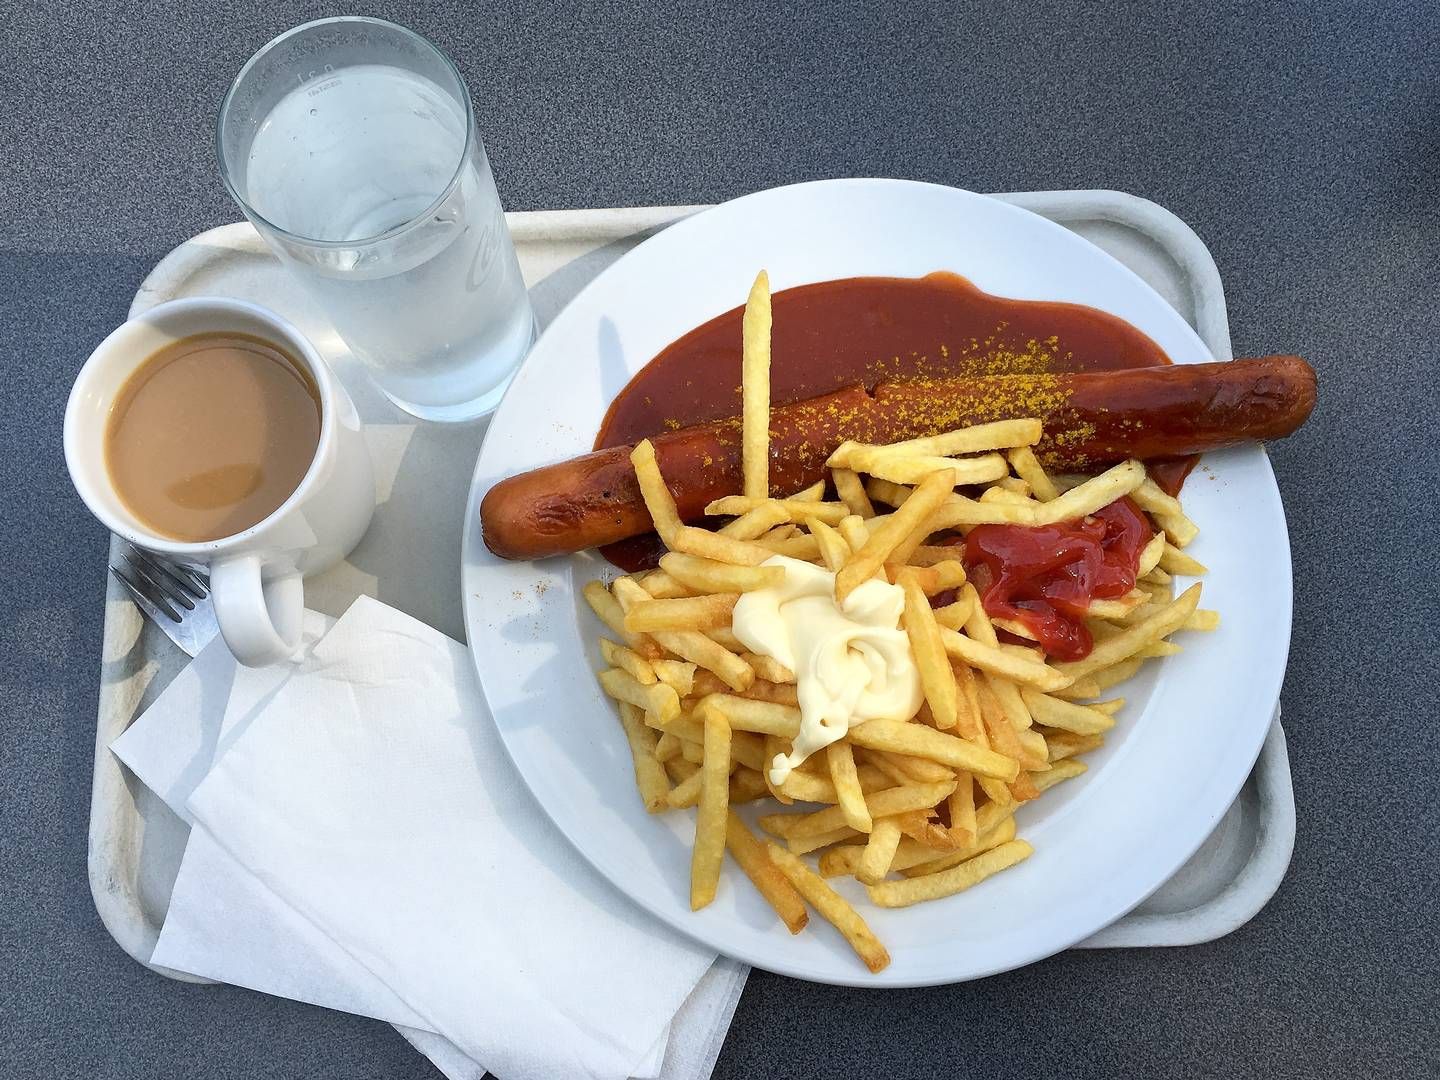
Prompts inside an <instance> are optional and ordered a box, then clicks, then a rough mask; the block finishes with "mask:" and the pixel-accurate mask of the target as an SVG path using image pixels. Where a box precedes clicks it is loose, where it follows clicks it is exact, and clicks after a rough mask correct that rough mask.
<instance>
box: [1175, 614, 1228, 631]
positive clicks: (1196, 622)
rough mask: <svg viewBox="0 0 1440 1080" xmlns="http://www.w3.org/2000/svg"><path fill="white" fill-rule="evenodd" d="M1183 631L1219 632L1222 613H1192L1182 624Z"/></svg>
mask: <svg viewBox="0 0 1440 1080" xmlns="http://www.w3.org/2000/svg"><path fill="white" fill-rule="evenodd" d="M1180 629H1181V630H1218V629H1220V613H1219V612H1218V611H1204V610H1201V611H1192V612H1191V613H1190V617H1189V618H1187V619H1186V620H1185V621H1184V622H1183V623H1181V624H1180Z"/></svg>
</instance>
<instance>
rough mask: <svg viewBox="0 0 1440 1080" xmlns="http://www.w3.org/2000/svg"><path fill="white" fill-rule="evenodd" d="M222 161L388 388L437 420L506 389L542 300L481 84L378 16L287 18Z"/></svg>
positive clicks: (251, 212)
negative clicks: (530, 280)
mask: <svg viewBox="0 0 1440 1080" xmlns="http://www.w3.org/2000/svg"><path fill="white" fill-rule="evenodd" d="M216 141H217V151H218V155H219V158H220V173H221V176H222V177H223V178H224V180H225V186H226V187H227V188H228V189H229V191H230V194H231V195H233V196H234V197H235V201H236V202H237V203H239V204H240V208H241V210H243V211H244V212H245V216H246V217H247V218H249V219H250V221H251V222H252V223H253V224H254V225H255V228H256V229H257V230H259V232H260V235H261V236H263V237H264V238H265V241H266V243H267V244H268V245H269V247H270V249H271V250H272V251H273V252H274V253H275V254H276V255H277V256H278V257H279V259H280V260H281V262H282V263H284V264H285V266H286V267H287V268H288V269H289V271H290V272H291V274H292V275H293V276H294V278H295V280H296V281H297V282H298V283H299V284H300V285H301V286H303V287H304V289H305V290H306V291H307V292H309V293H310V294H311V295H312V296H313V297H314V299H315V300H316V302H317V303H318V304H319V305H320V307H321V309H322V310H323V311H324V312H325V314H326V315H327V316H328V317H329V318H330V320H331V322H332V323H333V324H334V326H335V329H336V330H337V331H338V332H339V334H340V336H341V337H342V338H343V339H344V340H345V343H346V345H348V346H349V347H350V350H351V351H352V352H353V353H354V354H355V355H356V357H358V358H359V359H360V361H361V362H362V363H363V364H364V365H365V367H366V369H367V370H368V372H369V373H370V375H371V377H372V378H373V379H374V380H375V382H376V384H377V385H378V386H379V387H380V389H381V390H382V391H383V392H384V393H385V395H386V396H387V397H388V398H389V399H390V400H391V401H393V402H394V403H395V404H396V405H398V406H399V407H400V408H402V409H404V410H405V411H406V412H409V413H411V414H413V415H415V416H418V417H421V418H423V419H426V420H468V419H472V418H474V417H477V416H482V415H484V414H485V413H488V412H490V411H491V410H492V409H494V408H495V406H496V405H497V404H498V403H499V400H500V397H501V395H502V394H503V393H504V391H505V387H506V386H507V385H508V383H509V381H510V378H511V376H513V375H514V373H515V368H516V367H517V365H518V364H519V363H520V360H521V358H522V357H523V356H524V355H525V352H526V351H527V350H528V349H529V347H530V344H531V342H532V341H533V340H534V337H535V316H534V313H533V312H532V310H531V307H530V298H529V295H528V294H527V293H526V291H525V284H524V282H523V281H522V280H521V277H520V266H519V264H518V262H517V261H516V259H515V248H514V246H513V244H512V243H511V241H510V231H509V229H508V227H507V226H506V224H505V216H504V212H503V211H502V209H501V206H500V197H499V195H498V194H497V193H496V191H495V181H494V178H493V177H492V176H491V174H490V162H489V159H488V158H487V156H486V154H485V147H484V145H483V144H482V143H481V141H480V137H479V135H478V134H477V133H476V131H475V116H474V111H473V109H472V108H471V103H470V93H469V91H468V90H467V89H466V87H465V82H464V80H463V79H462V78H461V76H460V72H459V71H457V70H456V69H455V65H454V64H452V63H451V62H450V60H449V59H448V58H447V57H446V56H445V55H444V54H443V53H442V52H440V50H439V49H437V48H435V46H433V45H431V44H430V43H429V42H428V41H426V40H425V39H424V38H422V37H421V36H420V35H419V34H416V33H413V32H412V31H410V30H406V29H405V28H404V27H401V26H396V25H395V24H394V23H389V22H385V21H383V20H380V19H368V18H335V19H321V20H318V21H316V22H311V23H306V24H305V25H303V26H297V27H296V28H295V29H293V30H289V31H287V32H285V33H283V34H281V35H280V36H279V37H277V38H275V40H273V41H271V42H270V43H269V44H268V45H266V46H265V47H264V48H262V49H261V50H260V51H259V52H257V53H256V54H255V55H254V56H252V57H251V58H250V60H249V61H248V62H247V63H246V64H245V66H244V67H243V68H241V70H240V74H239V75H237V76H236V77H235V82H234V84H233V85H232V86H231V87H230V92H229V93H228V94H226V95H225V101H224V103H223V104H222V105H221V107H220V119H219V125H218V130H217V133H216Z"/></svg>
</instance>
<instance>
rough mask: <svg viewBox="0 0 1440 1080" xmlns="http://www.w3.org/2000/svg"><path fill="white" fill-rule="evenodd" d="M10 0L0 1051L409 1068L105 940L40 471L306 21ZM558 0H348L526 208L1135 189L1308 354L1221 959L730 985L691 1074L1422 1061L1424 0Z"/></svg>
mask: <svg viewBox="0 0 1440 1080" xmlns="http://www.w3.org/2000/svg"><path fill="white" fill-rule="evenodd" d="M42 6H43V7H49V5H42ZM5 7H6V12H5V16H4V19H3V22H4V24H5V26H6V29H5V32H4V34H3V35H0V106H3V107H0V147H3V148H4V150H3V152H0V211H3V221H4V235H3V240H0V310H3V314H4V323H3V326H4V333H3V335H0V351H3V360H4V375H5V386H4V390H3V392H0V439H3V447H0V492H3V497H4V511H3V513H4V517H3V520H4V544H3V548H0V778H3V779H0V910H3V924H4V932H3V933H0V1017H3V1022H0V1063H3V1066H0V1072H3V1073H4V1074H5V1075H7V1076H17V1077H31V1076H42V1075H43V1076H47V1077H55V1078H62V1077H86V1078H95V1077H101V1078H105V1077H187V1078H193V1080H210V1078H221V1077H270V1076H276V1077H306V1078H312V1080H319V1078H324V1077H347V1078H350V1077H422V1076H434V1075H436V1074H435V1073H434V1072H433V1071H432V1070H431V1069H430V1068H429V1066H428V1065H427V1064H426V1063H425V1062H424V1061H423V1059H421V1058H419V1057H418V1056H416V1055H415V1054H414V1052H413V1051H411V1050H410V1048H409V1047H408V1046H406V1045H405V1044H404V1043H403V1042H402V1041H401V1039H400V1038H399V1036H397V1035H396V1034H395V1033H394V1032H393V1031H392V1030H391V1029H390V1028H388V1027H386V1026H384V1025H382V1024H378V1023H373V1022H370V1021H367V1020H361V1019H358V1018H355V1017H351V1016H344V1015H339V1014H336V1013H331V1012H326V1011H323V1010H320V1009H315V1008H310V1007H307V1006H304V1005H298V1004H295V1003H293V1002H288V1001H280V1000H275V999H272V998H268V997H263V996H260V995H258V994H253V993H249V992H247V991H243V990H237V989H233V988H229V987H211V988H199V987H194V986H186V985H181V984H177V983H172V982H170V981H168V980H165V979H162V978H160V977H158V976H155V975H151V974H150V973H148V972H147V971H145V970H144V969H143V968H141V967H139V966H138V965H136V964H135V963H133V962H132V961H131V960H130V959H129V958H127V957H126V956H125V955H124V954H122V953H121V952H120V950H119V949H118V948H117V947H116V946H115V945H114V944H113V942H111V940H110V939H109V937H108V936H107V935H106V933H105V931H104V929H103V928H102V927H101V925H100V922H99V920H98V918H97V917H96V915H95V912H94V909H93V907H92V906H91V902H90V896H89V892H88V889H87V886H86V879H85V825H86V818H87V813H88V797H89V789H90V756H91V745H92V740H93V737H94V725H95V706H96V692H97V688H96V678H97V672H98V670H99V665H100V656H99V648H100V619H101V597H102V593H103V588H104V584H103V576H102V575H103V573H104V562H103V560H104V555H105V536H104V534H103V531H102V530H101V528H100V527H99V526H98V525H96V524H95V523H94V522H93V521H91V520H90V519H89V518H88V517H87V515H86V514H85V512H84V510H83V508H82V507H81V506H80V504H79V502H78V500H77V499H76V498H75V497H74V496H73V494H72V493H71V491H70V488H69V485H68V482H67V480H66V477H65V471H64V466H63V463H62V461H61V456H60V444H59V430H60V418H61V412H62V408H63V405H64V400H65V395H66V392H67V390H68V388H69V385H70V381H71V379H72V378H73V375H74V373H75V371H76V369H77V368H78V366H79V365H80V363H81V361H82V360H83V359H84V357H85V355H86V354H87V353H88V351H89V349H90V348H91V347H92V346H93V344H94V343H95V342H97V341H98V340H99V339H100V338H101V337H102V336H103V335H104V334H105V333H106V332H107V331H108V330H109V329H110V328H111V327H112V326H113V325H114V324H115V323H117V322H119V321H120V320H121V319H122V318H123V317H124V314H125V311H126V307H127V305H128V303H129V300H130V296H131V294H132V293H133V292H134V290H135V287H136V286H137V285H138V283H139V282H140V279H141V278H142V276H143V275H144V274H145V272H146V271H147V270H148V269H149V267H150V266H151V265H152V264H153V263H154V262H155V261H156V259H158V258H159V256H161V255H162V254H164V253H165V252H166V251H168V250H169V249H170V248H171V247H172V246H174V245H175V244H176V243H178V242H179V241H181V240H183V239H185V238H186V237H188V236H190V235H192V234H194V233H196V232H198V231H200V230H201V229H205V228H208V227H210V226H212V225H215V224H218V223H220V222H223V221H229V220H232V219H234V218H235V217H236V216H237V214H236V212H235V210H234V208H233V207H232V206H231V205H230V204H229V203H228V201H227V200H226V197H225V194H224V192H223V190H222V189H221V186H220V183H219V181H218V179H217V178H216V175H215V168H214V163H213V160H212V156H211V150H210V139H211V135H210V131H211V124H212V121H213V117H214V113H215V110H216V107H217V105H218V102H219V100H220V97H221V95H222V93H223V91H224V88H225V85H226V83H227V82H228V80H229V78H230V77H231V75H232V74H233V73H234V71H235V70H236V69H237V68H238V66H239V65H240V63H241V62H242V61H243V60H244V58H245V57H246V56H247V55H248V54H249V53H250V52H251V51H252V50H253V49H254V48H255V47H256V46H258V45H259V44H261V43H262V42H263V41H264V40H265V39H266V38H268V37H269V36H270V35H271V34H272V33H274V32H277V31H279V30H281V29H283V28H285V27H286V26H289V25H291V24H294V23H297V22H300V21H303V20H304V19H307V18H310V17H313V16H316V15H319V14H327V13H331V12H332V10H333V9H330V8H328V7H326V6H324V5H318V4H311V3H301V2H291V3H267V2H260V3H254V2H252V3H247V4H244V5H231V4H228V3H226V4H213V5H205V7H206V8H207V9H209V10H207V11H206V12H205V13H203V14H202V13H200V12H199V10H198V8H199V5H194V6H193V8H192V6H191V5H188V4H179V5H175V4H171V3H166V2H154V3H149V4H145V5H134V6H133V7H132V6H128V5H127V7H126V10H123V11H122V10H119V9H118V8H117V9H116V10H115V11H113V12H108V13H101V12H86V11H83V10H80V9H79V8H78V7H77V6H75V5H64V7H63V9H62V8H61V6H60V5H54V6H53V8H51V10H48V11H38V12H37V11H35V10H34V9H33V8H32V6H30V5H24V7H25V9H26V10H24V11H23V12H22V11H21V7H22V5H19V4H7V5H5ZM566 7H568V5H549V4H530V3H503V2H502V3H497V4H486V5H472V4H464V3H456V2H454V0H450V2H442V3H439V4H434V5H415V6H414V7H413V8H411V7H410V6H408V5H397V4H389V3H382V4H379V5H375V6H374V7H373V8H372V9H371V10H373V11H374V12H375V13H378V14H384V15H388V16H389V17H392V18H395V19H397V20H399V21H401V22H405V23H408V24H410V25H413V26H415V27H416V28H417V29H419V30H421V31H422V32H424V33H426V34H428V35H429V36H430V37H432V38H433V39H434V40H436V41H437V42H440V43H441V44H442V45H443V47H445V48H446V49H447V50H448V51H449V52H451V53H452V55H454V56H455V57H456V58H457V60H458V61H459V63H460V66H461V67H462V68H463V69H464V71H465V74H466V76H467V78H468V79H469V80H470V84H471V86H472V88H473V89H474V91H475V94H476V99H477V105H478V108H479V112H480V116H481V122H482V125H483V130H484V132H485V137H486V141H487V143H488V145H489V148H490V152H491V156H492V158H493V160H494V162H495V166H496V172H497V178H498V182H499V184H500V188H501V192H502V194H503V195H504V197H505V200H506V202H507V204H508V205H509V206H510V207H511V208H514V209H530V208H543V207H581V206H607V205H621V204H639V203H697V202H716V201H720V200H723V199H726V198H730V197H732V196H735V195H739V194H742V193H744V192H747V191H751V190H753V189H756V188H763V187H769V186H772V185H774V184H779V183H785V182H789V181H794V180H802V179H811V178H816V177H824V176H840V175H894V176H907V177H914V178H918V179H926V180H936V181H941V182H945V183H952V184H956V185H959V186H962V187H969V188H974V189H977V190H981V191H984V190H1007V191H1017V190H1024V189H1028V188H1063V187H1114V188H1119V189H1122V190H1126V191H1131V192H1134V193H1136V194H1138V195H1143V196H1146V197H1147V198H1150V199H1154V200H1155V201H1157V202H1159V203H1162V204H1164V205H1165V206H1168V207H1170V208H1171V209H1173V210H1174V211H1175V212H1176V213H1178V214H1179V215H1180V216H1181V217H1183V218H1185V219H1186V220H1187V221H1188V222H1190V223H1191V224H1192V225H1193V226H1194V227H1195V229H1196V230H1197V231H1198V232H1199V233H1200V235H1201V237H1202V238H1204V239H1205V240H1206V241H1207V242H1208V243H1209V245H1210V248H1211V250H1212V251H1213V252H1214V254H1215V258H1216V260H1217V261H1218V263H1219V265H1220V270H1221V273H1222V274H1223V275H1224V277H1225V282H1226V288H1227V292H1228V296H1229V303H1230V321H1231V326H1232V330H1233V335H1234V341H1235V350H1236V353H1237V354H1240V355H1244V354H1246V353H1262V352H1267V351H1297V352H1302V353H1304V354H1305V355H1307V356H1309V357H1310V358H1311V359H1312V361H1313V362H1314V363H1315V366H1316V367H1317V368H1318V369H1319V371H1320V377H1321V387H1322V393H1321V404H1320V407H1319V409H1318V411H1317V413H1316V415H1315V417H1314V419H1313V420H1312V421H1311V423H1310V425H1309V426H1308V427H1306V428H1305V429H1304V431H1302V432H1301V433H1300V434H1299V435H1298V436H1297V437H1295V438H1293V439H1291V440H1289V441H1288V442H1285V443H1283V444H1280V445H1278V446H1276V447H1275V448H1274V451H1273V457H1274V462H1275V468H1276V471H1277V472H1278V474H1279V477H1280V485H1281V488H1282V491H1283V492H1284V495H1285V499H1286V506H1287V509H1288V512H1289V515H1290V522H1291V534H1292V543H1293V545H1294V554H1295V567H1296V622H1295V637H1294V645H1293V649H1292V654H1291V664H1290V672H1289V678H1288V680H1287V682H1286V685H1285V694H1284V706H1285V715H1286V721H1287V730H1288V733H1289V738H1290V753H1291V758H1292V763H1293V768H1294V775H1295V789H1296V798H1297V801H1298V804H1299V821H1300V827H1299V840H1298V843H1297V846H1296V849H1295V858H1294V863H1293V866H1292V868H1291V871H1290V874H1289V877H1288V878H1287V879H1286V882H1285V884H1284V885H1283V886H1282V887H1281V889H1280V892H1279V894H1278V895H1277V896H1276V897H1275V899H1274V901H1273V902H1272V903H1271V904H1270V906H1269V907H1268V908H1266V909H1265V911H1263V912H1262V913H1261V914H1260V916H1259V917H1258V918H1256V919H1255V920H1254V922H1252V923H1251V924H1250V925H1248V926H1247V927H1245V928H1244V929H1242V930H1240V931H1239V932H1237V933H1235V934H1233V935H1232V936H1230V937H1228V938H1226V939H1224V940H1221V941H1219V942H1216V943H1214V944H1211V945H1206V946H1200V947H1195V948H1186V949H1173V950H1164V951H1154V950H1151V951H1111V952H1082V953H1073V954H1067V955H1062V956H1058V957H1055V958H1054V959H1051V960H1049V961H1046V962H1044V963H1041V964H1037V965H1035V966H1033V967H1031V968H1028V969H1026V970H1023V971H1018V972H1014V973H1012V974H1009V975H1004V976H1000V977H997V978H993V979H989V980H986V981H984V982H981V983H974V984H969V985H961V986H955V987H950V988H946V989H940V990H926V991H913V992H890V993H885V994H881V993H878V992H867V991H852V990H835V989H828V988H823V987H813V986H806V985H802V984H799V983H795V982H791V981H789V980H786V979H782V978H777V977H773V976H768V975H764V974H756V975H755V976H754V977H753V978H752V979H751V981H750V985H749V988H748V990H747V991H746V994H745V997H744V1000H743V1001H742V1002H741V1005H740V1009H739V1012H738V1013H737V1015H736V1018H735V1025H734V1028H733V1030H732V1032H731V1035H730V1039H729V1041H728V1043H727V1045H726V1048H725V1052H724V1054H723V1055H722V1057H721V1059H720V1063H719V1066H718V1068H717V1071H716V1075H717V1076H718V1077H726V1078H730V1077H760V1076H782V1075H783V1076H809V1075H820V1074H826V1075H845V1074H849V1073H852V1072H856V1071H857V1070H858V1071H860V1072H862V1073H868V1072H880V1073H882V1074H884V1075H887V1076H893V1077H897V1078H903V1077H912V1076H913V1077H920V1076H931V1075H942V1076H955V1075H975V1076H987V1077H992V1078H1000V1077H1009V1076H1025V1077H1034V1076H1047V1075H1067V1076H1097V1077H1099V1076H1116V1075H1137V1076H1161V1075H1175V1076H1195V1075H1211V1074H1214V1075H1224V1076H1227V1077H1252V1076H1254V1077H1260V1076H1263V1077H1265V1078H1267V1080H1277V1078H1281V1077H1310V1076H1316V1077H1324V1076H1341V1075H1356V1076H1426V1075H1429V1076H1433V1075H1436V1074H1437V1073H1440V1036H1437V1027H1436V1023H1437V1022H1436V1016H1437V1015H1440V995H1437V989H1436V988H1437V983H1440V966H1437V959H1436V957H1437V955H1440V953H1437V949H1436V945H1437V944H1440V934H1437V921H1436V916H1435V908H1434V906H1433V900H1432V896H1433V894H1434V893H1435V892H1436V890H1437V889H1440V877H1437V867H1440V813H1437V800H1436V797H1435V794H1434V790H1435V762H1436V761H1437V760H1440V728H1437V706H1440V700H1437V690H1436V687H1437V680H1436V674H1435V657H1436V656H1437V655H1440V648H1437V644H1440V643H1437V641H1436V631H1435V617H1436V614H1437V612H1440V571H1437V564H1436V558H1435V555H1434V549H1433V547H1432V538H1433V537H1434V535H1435V534H1436V531H1437V524H1440V523H1437V521H1436V499H1435V497H1434V494H1433V493H1434V491H1435V487H1436V482H1437V480H1440V476H1437V472H1440V469H1437V463H1440V456H1437V452H1436V449H1435V442H1436V439H1437V435H1440V431H1437V425H1436V423H1435V420H1434V417H1435V412H1436V404H1435V402H1436V400H1437V392H1440V378H1437V374H1436V373H1437V370H1440V367H1437V364H1436V362H1435V359H1434V349H1435V342H1436V341H1437V339H1440V269H1437V266H1440V262H1437V258H1436V253H1437V243H1436V241H1437V226H1440V211H1437V207H1440V183H1437V179H1436V178H1437V175H1440V150H1437V146H1440V143H1437V140H1440V50H1437V49H1436V47H1435V44H1436V38H1435V36H1434V34H1435V31H1434V26H1435V23H1434V14H1435V13H1434V10H1433V8H1431V9H1429V10H1426V5H1422V4H1418V3H1417V4H1393V5H1386V4H1382V3H1307V2H1299V3H1293V4H1274V5H1259V4H1228V3H1226V4H1206V5H1198V6H1197V5H1189V6H1187V7H1185V8H1183V11H1182V12H1180V13H1176V14H1166V15H1157V14H1156V13H1155V12H1154V11H1153V10H1152V7H1153V5H1151V4H1147V3H1129V4H1111V5H1106V4H1092V5H1063V4H1035V5H1028V6H1027V10H1024V11H1022V10H1021V7H1022V5H1005V4H986V5H964V6H954V5H951V4H943V3H942V4H935V5H933V6H932V5H923V6H922V5H918V4H917V5H911V6H904V5H890V4H869V3H861V2H852V3H847V4H841V5H813V6H807V7H806V9H805V10H804V11H802V12H782V11H780V10H778V8H776V7H774V6H766V7H761V6H751V5H744V4H740V5H734V6H731V7H729V8H727V9H726V10H725V11H724V12H723V13H721V12H719V11H703V12H701V11H684V10H661V9H662V7H664V5H661V4H656V3H646V4H643V5H641V4H637V5H635V10H626V6H625V5H624V4H623V3H621V2H619V0H611V2H608V3H602V4H599V5H594V6H593V7H590V8H589V9H588V10H587V11H585V12H584V13H579V12H571V11H567V10H564V9H565V8H566ZM1234 677H1237V678H1238V677H1243V673H1240V672H1237V673H1235V676H1234Z"/></svg>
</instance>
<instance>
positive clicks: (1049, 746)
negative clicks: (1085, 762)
mask: <svg viewBox="0 0 1440 1080" xmlns="http://www.w3.org/2000/svg"><path fill="white" fill-rule="evenodd" d="M1104 743H1105V737H1104V736H1103V735H1076V734H1075V733H1074V732H1073V731H1052V732H1050V733H1049V734H1047V735H1046V736H1045V749H1046V752H1047V753H1048V755H1049V757H1050V763H1051V769H1050V771H1051V772H1054V771H1055V769H1054V764H1055V762H1057V761H1062V760H1064V759H1065V758H1068V757H1074V756H1075V755H1076V754H1085V753H1089V752H1090V751H1091V750H1096V749H1098V748H1099V747H1101V746H1103V745H1104Z"/></svg>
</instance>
